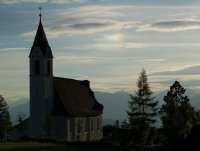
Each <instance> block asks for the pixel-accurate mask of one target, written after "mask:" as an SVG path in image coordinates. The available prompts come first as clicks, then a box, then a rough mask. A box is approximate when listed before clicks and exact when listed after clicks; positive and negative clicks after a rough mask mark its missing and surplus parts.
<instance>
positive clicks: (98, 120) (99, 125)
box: [97, 118, 100, 130]
mask: <svg viewBox="0 0 200 151" xmlns="http://www.w3.org/2000/svg"><path fill="white" fill-rule="evenodd" d="M99 124H100V122H99V118H97V130H99V127H100V125H99Z"/></svg>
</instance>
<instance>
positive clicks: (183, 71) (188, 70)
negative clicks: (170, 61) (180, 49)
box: [151, 65, 200, 75]
mask: <svg viewBox="0 0 200 151" xmlns="http://www.w3.org/2000/svg"><path fill="white" fill-rule="evenodd" d="M151 75H200V65H191V66H185V67H183V68H180V69H175V70H173V71H162V72H155V73H152V74H151Z"/></svg>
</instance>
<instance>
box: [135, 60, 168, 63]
mask: <svg viewBox="0 0 200 151" xmlns="http://www.w3.org/2000/svg"><path fill="white" fill-rule="evenodd" d="M164 61H166V60H165V59H141V60H137V62H145V63H158V62H164Z"/></svg>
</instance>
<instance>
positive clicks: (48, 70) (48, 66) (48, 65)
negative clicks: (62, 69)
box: [47, 60, 51, 75]
mask: <svg viewBox="0 0 200 151" xmlns="http://www.w3.org/2000/svg"><path fill="white" fill-rule="evenodd" d="M47 74H48V75H50V74H51V63H50V61H49V60H48V62H47Z"/></svg>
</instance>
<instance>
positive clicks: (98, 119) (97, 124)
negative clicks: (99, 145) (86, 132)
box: [90, 115, 103, 141]
mask: <svg viewBox="0 0 200 151" xmlns="http://www.w3.org/2000/svg"><path fill="white" fill-rule="evenodd" d="M102 137H103V135H102V115H97V116H93V117H91V118H90V141H98V140H101V139H102Z"/></svg>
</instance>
